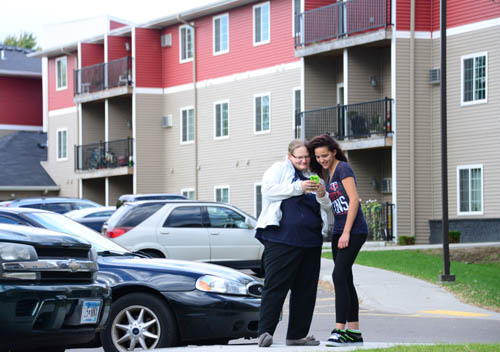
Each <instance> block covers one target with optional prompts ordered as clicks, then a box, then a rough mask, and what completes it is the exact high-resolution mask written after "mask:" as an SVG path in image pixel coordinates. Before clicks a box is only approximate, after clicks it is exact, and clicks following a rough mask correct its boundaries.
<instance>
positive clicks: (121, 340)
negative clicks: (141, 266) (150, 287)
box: [101, 293, 177, 352]
mask: <svg viewBox="0 0 500 352" xmlns="http://www.w3.org/2000/svg"><path fill="white" fill-rule="evenodd" d="M101 341H102V347H103V348H104V351H106V352H125V351H133V350H134V348H141V349H142V350H152V349H154V348H160V347H171V346H175V344H176V342H177V325H176V322H175V319H174V316H173V314H172V312H171V311H170V309H169V307H168V306H167V304H166V303H165V302H163V301H161V300H160V299H159V298H157V297H155V296H153V295H151V294H147V293H132V294H128V295H125V296H123V297H120V298H118V299H117V300H116V301H115V302H113V304H112V305H111V312H110V315H109V319H108V323H107V324H106V328H105V329H104V330H103V331H102V332H101Z"/></svg>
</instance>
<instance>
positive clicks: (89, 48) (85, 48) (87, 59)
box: [81, 43, 104, 67]
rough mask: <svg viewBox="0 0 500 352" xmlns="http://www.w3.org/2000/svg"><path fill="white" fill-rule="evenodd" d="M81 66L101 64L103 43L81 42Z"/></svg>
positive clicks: (102, 60)
mask: <svg viewBox="0 0 500 352" xmlns="http://www.w3.org/2000/svg"><path fill="white" fill-rule="evenodd" d="M81 54H82V67H87V66H92V65H96V64H101V63H103V62H104V45H103V44H85V43H82V51H81Z"/></svg>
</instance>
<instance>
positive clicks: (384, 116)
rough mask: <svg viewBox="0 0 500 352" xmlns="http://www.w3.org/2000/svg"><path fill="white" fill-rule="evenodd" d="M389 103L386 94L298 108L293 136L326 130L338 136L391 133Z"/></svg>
mask: <svg viewBox="0 0 500 352" xmlns="http://www.w3.org/2000/svg"><path fill="white" fill-rule="evenodd" d="M392 103H393V99H389V98H385V99H380V100H375V101H370V102H365V103H360V104H349V105H336V106H332V107H327V108H322V109H316V110H309V111H303V112H300V113H299V117H298V118H297V122H299V123H298V124H297V125H296V129H295V136H296V138H302V139H306V140H310V139H311V138H313V137H314V136H317V135H320V134H325V133H326V134H329V135H331V136H333V137H335V138H336V139H338V140H344V139H349V138H366V137H371V136H373V135H384V136H387V135H389V134H391V133H392Z"/></svg>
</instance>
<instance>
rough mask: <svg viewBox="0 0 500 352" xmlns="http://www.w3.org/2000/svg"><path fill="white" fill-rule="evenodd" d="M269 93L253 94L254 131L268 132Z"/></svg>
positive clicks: (269, 118) (269, 117)
mask: <svg viewBox="0 0 500 352" xmlns="http://www.w3.org/2000/svg"><path fill="white" fill-rule="evenodd" d="M269 105H270V95H269V94H263V95H256V96H254V114H255V129H254V131H255V132H256V133H261V132H269V130H270V122H271V121H270V120H271V116H270V108H269Z"/></svg>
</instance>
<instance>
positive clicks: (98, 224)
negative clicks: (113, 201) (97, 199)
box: [64, 207, 116, 232]
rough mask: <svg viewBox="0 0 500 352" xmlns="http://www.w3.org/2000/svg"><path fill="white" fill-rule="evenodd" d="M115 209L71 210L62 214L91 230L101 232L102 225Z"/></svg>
mask: <svg viewBox="0 0 500 352" xmlns="http://www.w3.org/2000/svg"><path fill="white" fill-rule="evenodd" d="M115 210H116V207H98V208H85V209H79V210H72V211H70V212H67V213H64V215H65V216H67V217H68V218H70V219H73V220H75V221H76V222H79V223H80V224H82V225H85V226H87V227H89V228H91V229H92V230H95V231H97V232H101V228H102V224H104V222H105V221H106V220H108V218H109V217H110V216H111V215H113V213H114V212H115Z"/></svg>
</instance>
